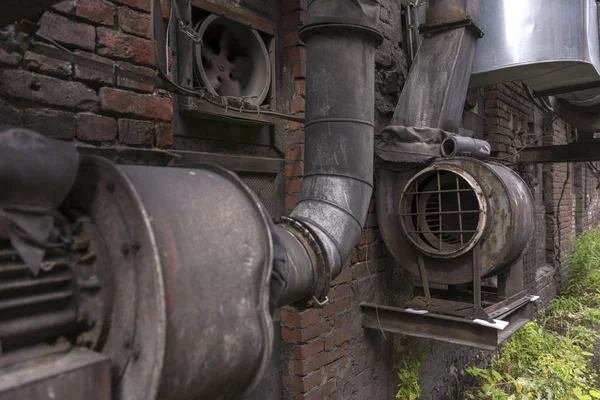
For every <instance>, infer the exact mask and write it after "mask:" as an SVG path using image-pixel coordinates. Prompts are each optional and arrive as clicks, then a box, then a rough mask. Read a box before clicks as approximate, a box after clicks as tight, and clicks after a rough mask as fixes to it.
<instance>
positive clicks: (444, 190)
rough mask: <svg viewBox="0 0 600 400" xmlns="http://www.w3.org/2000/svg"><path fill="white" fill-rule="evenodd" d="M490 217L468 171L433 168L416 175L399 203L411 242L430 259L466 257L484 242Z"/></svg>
mask: <svg viewBox="0 0 600 400" xmlns="http://www.w3.org/2000/svg"><path fill="white" fill-rule="evenodd" d="M486 215H487V203H486V201H485V196H484V194H483V190H482V188H481V187H480V186H479V184H478V183H477V181H476V180H475V179H474V178H473V177H472V176H471V175H469V174H468V173H466V172H465V171H462V170H460V169H455V168H452V167H450V166H444V167H437V166H432V167H429V168H426V169H424V170H423V171H421V172H420V173H418V174H417V175H415V176H414V177H413V178H412V179H411V180H410V181H409V182H408V184H407V185H406V187H405V188H404V191H403V194H402V197H401V199H400V221H401V223H402V228H403V229H404V232H405V234H406V236H407V237H408V238H409V240H410V241H411V242H412V243H413V244H414V245H415V246H416V247H417V248H418V249H419V250H421V251H422V252H423V253H425V254H426V255H429V256H431V257H437V258H451V257H458V256H460V255H463V254H465V253H466V252H468V251H469V250H471V249H472V248H473V246H475V244H476V243H477V241H478V240H479V239H480V238H481V236H482V234H483V231H484V228H485V223H486Z"/></svg>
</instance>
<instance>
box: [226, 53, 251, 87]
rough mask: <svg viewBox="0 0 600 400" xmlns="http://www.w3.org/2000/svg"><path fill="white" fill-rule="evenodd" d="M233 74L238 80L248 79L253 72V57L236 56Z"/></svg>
mask: <svg viewBox="0 0 600 400" xmlns="http://www.w3.org/2000/svg"><path fill="white" fill-rule="evenodd" d="M232 64H233V68H232V71H231V73H232V75H233V79H235V80H236V81H244V80H247V79H248V78H249V76H250V74H251V73H252V59H251V58H250V57H236V59H235V61H234V62H233V63H232Z"/></svg>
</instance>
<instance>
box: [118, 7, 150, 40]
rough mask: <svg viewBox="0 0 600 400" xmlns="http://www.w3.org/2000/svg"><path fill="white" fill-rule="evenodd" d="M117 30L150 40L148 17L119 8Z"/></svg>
mask: <svg viewBox="0 0 600 400" xmlns="http://www.w3.org/2000/svg"><path fill="white" fill-rule="evenodd" d="M119 28H121V29H123V31H125V32H127V33H131V34H133V35H137V36H142V37H145V38H148V39H149V38H150V15H148V14H144V13H140V12H137V11H133V10H131V9H129V8H119Z"/></svg>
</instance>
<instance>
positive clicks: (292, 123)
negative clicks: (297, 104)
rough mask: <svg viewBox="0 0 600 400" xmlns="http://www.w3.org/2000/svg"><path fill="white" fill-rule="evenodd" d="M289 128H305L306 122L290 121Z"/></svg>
mask: <svg viewBox="0 0 600 400" xmlns="http://www.w3.org/2000/svg"><path fill="white" fill-rule="evenodd" d="M298 116H303V115H300V114H298ZM288 128H289V129H300V128H304V124H303V123H302V122H295V121H288Z"/></svg>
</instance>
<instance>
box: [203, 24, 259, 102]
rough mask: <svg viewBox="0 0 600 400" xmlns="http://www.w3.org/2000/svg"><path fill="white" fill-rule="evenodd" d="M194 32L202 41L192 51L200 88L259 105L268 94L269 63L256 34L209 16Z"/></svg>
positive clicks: (245, 28)
mask: <svg viewBox="0 0 600 400" xmlns="http://www.w3.org/2000/svg"><path fill="white" fill-rule="evenodd" d="M196 32H197V33H198V35H199V36H200V37H201V38H202V41H201V43H199V44H197V45H196V47H195V50H194V70H195V73H196V77H197V80H198V81H199V83H200V85H201V86H203V87H205V88H206V89H207V90H208V91H209V92H210V93H212V94H214V95H219V96H228V97H236V98H241V99H243V100H244V101H246V102H248V103H250V104H252V105H255V106H260V105H261V104H262V103H263V102H264V100H265V98H266V97H267V95H268V93H269V88H270V82H271V64H270V60H269V53H268V51H267V47H266V46H265V43H264V41H263V38H262V37H261V35H260V34H259V33H258V31H256V30H255V29H253V28H251V27H250V26H247V25H243V24H241V23H239V22H235V21H232V20H230V19H227V18H225V17H221V16H218V15H214V14H212V15H209V16H208V17H206V18H204V19H203V20H202V21H200V22H199V23H198V24H197V25H196Z"/></svg>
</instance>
